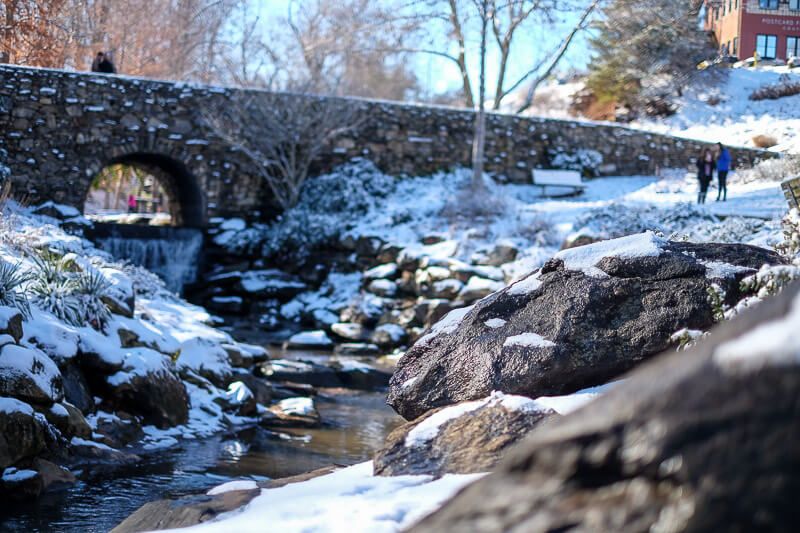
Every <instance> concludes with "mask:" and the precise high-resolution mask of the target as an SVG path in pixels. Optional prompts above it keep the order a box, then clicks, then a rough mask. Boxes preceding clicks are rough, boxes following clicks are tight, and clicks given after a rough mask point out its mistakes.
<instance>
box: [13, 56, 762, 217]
mask: <svg viewBox="0 0 800 533" xmlns="http://www.w3.org/2000/svg"><path fill="white" fill-rule="evenodd" d="M241 91H244V89H236V88H219V87H208V86H200V85H193V84H188V83H180V82H178V83H174V82H164V81H154V80H144V79H137V78H130V77H125V76H115V75H102V74H94V73H76V72H65V71H60V70H48V69H35V68H26V67H17V66H10V65H0V148H4V149H5V150H6V151H7V154H8V160H7V161H6V164H7V165H8V166H9V167H10V168H11V171H12V186H13V193H14V194H15V195H17V196H20V197H21V196H25V197H27V198H28V200H29V201H31V202H40V201H44V200H55V201H57V202H60V203H65V204H69V205H73V206H75V207H78V208H79V209H82V208H83V204H84V202H85V199H86V196H87V194H88V191H89V187H90V184H91V182H92V180H93V178H94V177H95V176H96V175H97V173H98V172H99V171H100V170H101V169H102V168H103V167H105V166H107V165H109V164H113V163H128V164H132V165H136V166H140V167H144V168H146V169H148V170H149V171H150V172H151V173H153V174H154V175H155V176H156V177H158V178H159V181H161V182H162V185H164V187H165V189H166V190H167V193H168V194H169V195H170V197H171V200H173V203H175V204H177V205H178V211H177V212H176V213H175V214H176V218H177V223H178V224H180V225H185V226H194V227H203V226H204V225H205V224H206V222H207V220H208V218H209V217H212V216H243V217H250V218H254V217H258V216H259V215H264V214H265V211H266V210H268V209H269V207H268V206H269V205H270V195H269V192H268V190H267V187H266V186H265V184H264V183H262V180H261V179H259V178H258V177H257V173H256V172H255V171H254V169H253V168H252V166H251V163H249V162H248V161H247V160H246V159H245V158H244V157H243V156H241V155H239V154H237V153H236V152H235V151H231V150H230V149H229V148H228V147H227V146H226V145H225V144H224V143H223V142H222V141H220V140H218V139H216V138H215V136H214V135H213V134H212V132H210V131H209V130H208V128H207V126H206V124H205V120H204V119H203V110H207V109H213V108H215V107H216V106H224V105H226V102H227V101H228V99H229V98H230V97H231V96H235V95H236V94H235V93H237V92H241ZM252 94H253V96H254V97H255V98H258V99H263V101H264V105H281V101H284V99H287V98H303V96H301V95H290V94H277V93H269V92H265V91H256V92H253V93H252ZM333 101H334V102H336V104H337V105H354V106H358V109H359V113H363V114H364V115H365V119H364V120H363V121H359V123H360V126H359V128H358V129H357V130H356V131H355V132H353V133H352V134H351V135H350V137H348V138H340V139H339V140H338V141H337V142H336V145H335V146H331V147H330V149H329V150H328V151H327V153H326V155H325V156H324V157H323V158H322V160H321V161H320V163H319V165H318V166H319V168H318V169H317V171H320V172H321V171H324V170H328V169H330V168H332V167H333V166H335V165H337V164H340V163H342V162H344V161H346V160H348V159H350V158H352V157H356V156H360V157H366V158H368V159H370V160H372V161H373V162H374V163H375V164H376V165H377V166H378V167H379V168H381V170H383V171H384V172H387V173H390V174H398V175H399V174H408V175H424V174H429V173H432V172H435V171H438V170H443V169H448V168H451V167H454V166H459V165H464V166H466V165H469V163H470V158H471V136H472V128H473V120H474V114H473V112H472V111H469V110H462V109H454V108H447V107H431V106H420V105H409V104H401V103H389V102H382V101H369V100H359V99H334V100H333ZM705 146H707V144H705V143H701V142H698V141H693V140H687V139H680V138H675V137H670V136H665V135H659V134H655V133H647V132H642V131H637V130H633V129H630V128H625V127H621V126H615V125H608V124H594V123H586V122H573V121H565V120H553V119H541V118H528V117H520V116H514V115H505V114H490V115H489V116H488V132H487V139H486V170H487V171H488V172H492V173H494V174H495V175H496V176H503V177H505V178H506V179H508V180H510V181H515V182H524V181H527V180H529V179H530V169H531V168H534V167H536V166H537V165H539V164H541V163H542V161H543V159H542V158H543V154H544V153H545V152H546V151H547V150H548V149H551V150H552V149H553V148H555V149H557V150H561V151H563V152H564V153H567V154H571V153H576V152H577V151H578V150H580V149H585V150H586V149H588V150H594V151H597V152H599V153H601V154H602V156H603V164H602V167H601V168H602V171H603V173H605V174H609V175H614V174H616V175H630V174H651V173H653V172H654V171H655V170H656V169H657V168H659V167H661V168H664V167H685V166H686V165H687V164H689V161H690V159H691V158H692V157H694V156H695V155H696V154H697V153H698V152H700V150H701V149H702V148H703V147H705ZM734 152H735V157H736V158H737V159H738V164H739V165H740V166H741V165H751V164H752V163H753V162H754V161H755V160H756V159H758V158H761V157H768V156H769V155H770V154H769V153H767V152H762V151H757V150H752V149H745V148H741V149H735V150H734ZM266 214H268V213H266Z"/></svg>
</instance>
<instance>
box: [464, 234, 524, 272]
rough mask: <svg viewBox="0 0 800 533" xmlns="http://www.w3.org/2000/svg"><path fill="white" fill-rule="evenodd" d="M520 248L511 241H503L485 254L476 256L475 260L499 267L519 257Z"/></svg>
mask: <svg viewBox="0 0 800 533" xmlns="http://www.w3.org/2000/svg"><path fill="white" fill-rule="evenodd" d="M518 253H519V250H518V249H517V246H516V245H515V244H514V243H513V242H511V241H507V240H504V241H501V242H498V243H497V244H495V245H494V247H493V248H492V249H491V250H489V251H488V252H487V253H485V254H478V255H477V256H476V257H474V259H475V262H476V263H478V264H482V265H488V266H495V267H499V266H500V265H505V264H506V263H510V262H512V261H513V260H514V259H516V258H517V254H518Z"/></svg>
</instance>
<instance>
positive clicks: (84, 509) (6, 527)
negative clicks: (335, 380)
mask: <svg viewBox="0 0 800 533" xmlns="http://www.w3.org/2000/svg"><path fill="white" fill-rule="evenodd" d="M384 398H385V394H384V393H379V392H354V391H344V390H338V389H336V390H323V391H320V395H319V396H317V398H316V399H315V402H316V405H317V408H318V409H319V412H320V415H321V417H322V420H323V427H321V428H318V429H311V430H309V429H303V430H299V429H297V430H282V431H281V432H273V431H268V430H265V429H262V428H260V427H250V428H245V429H239V430H236V431H234V432H231V433H229V434H226V435H217V436H215V437H212V438H208V439H203V440H197V441H182V442H181V445H180V447H177V448H175V449H172V450H168V451H162V452H159V453H157V454H153V455H151V456H149V457H146V458H145V459H144V460H143V462H142V463H141V464H138V465H136V466H135V467H131V468H129V469H127V470H126V471H116V472H115V473H114V475H108V474H105V475H104V474H102V473H94V474H93V473H88V472H87V473H84V474H83V475H82V476H80V477H81V482H80V483H79V484H77V485H76V486H74V487H72V488H70V489H68V490H64V491H61V492H56V493H51V494H47V495H45V496H44V497H42V498H41V499H40V500H39V501H37V502H35V503H31V504H24V505H23V504H14V506H13V508H11V509H8V508H5V509H4V508H3V507H2V502H0V531H2V532H25V533H28V532H39V531H42V532H50V531H58V532H70V533H71V532H75V533H78V532H80V533H89V532H105V531H108V530H110V529H111V528H113V527H114V526H116V525H117V524H119V523H120V522H121V521H122V520H124V519H125V518H126V517H128V516H129V515H130V514H131V513H132V512H133V511H135V510H136V509H138V508H139V507H140V506H142V505H143V504H145V503H147V502H149V501H153V500H158V499H162V498H169V497H177V496H183V495H187V494H197V493H201V492H204V491H206V490H208V489H210V488H211V487H213V486H215V485H219V484H221V483H224V482H226V481H229V480H231V479H243V478H247V479H255V480H263V479H266V478H279V477H285V476H290V475H295V474H299V473H302V472H307V471H309V470H314V469H316V468H320V467H323V466H327V465H330V464H342V465H347V464H355V463H358V462H361V461H366V460H369V459H371V457H372V455H373V453H374V452H375V450H377V449H378V448H379V447H380V446H381V445H382V444H383V441H384V438H385V436H386V434H387V433H389V432H390V431H391V430H392V429H394V428H395V427H396V426H397V425H398V424H400V423H401V422H402V420H401V419H400V418H399V417H398V416H397V415H395V414H394V412H393V411H392V410H391V409H390V408H389V407H387V406H386V404H385V403H384Z"/></svg>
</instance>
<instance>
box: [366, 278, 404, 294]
mask: <svg viewBox="0 0 800 533" xmlns="http://www.w3.org/2000/svg"><path fill="white" fill-rule="evenodd" d="M367 290H368V291H369V292H371V293H372V294H377V295H378V296H383V297H385V298H392V297H394V296H395V295H396V294H397V283H395V282H394V281H391V280H388V279H376V280H372V281H371V282H370V283H369V285H367Z"/></svg>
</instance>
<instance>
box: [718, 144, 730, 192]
mask: <svg viewBox="0 0 800 533" xmlns="http://www.w3.org/2000/svg"><path fill="white" fill-rule="evenodd" d="M717 148H718V150H719V154H718V155H717V180H718V181H719V189H717V201H718V202H719V199H720V197H722V201H723V202H724V201H725V200H727V199H728V172H729V171H730V169H731V153H730V152H729V151H728V149H727V148H725V147H724V146H722V143H717Z"/></svg>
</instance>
